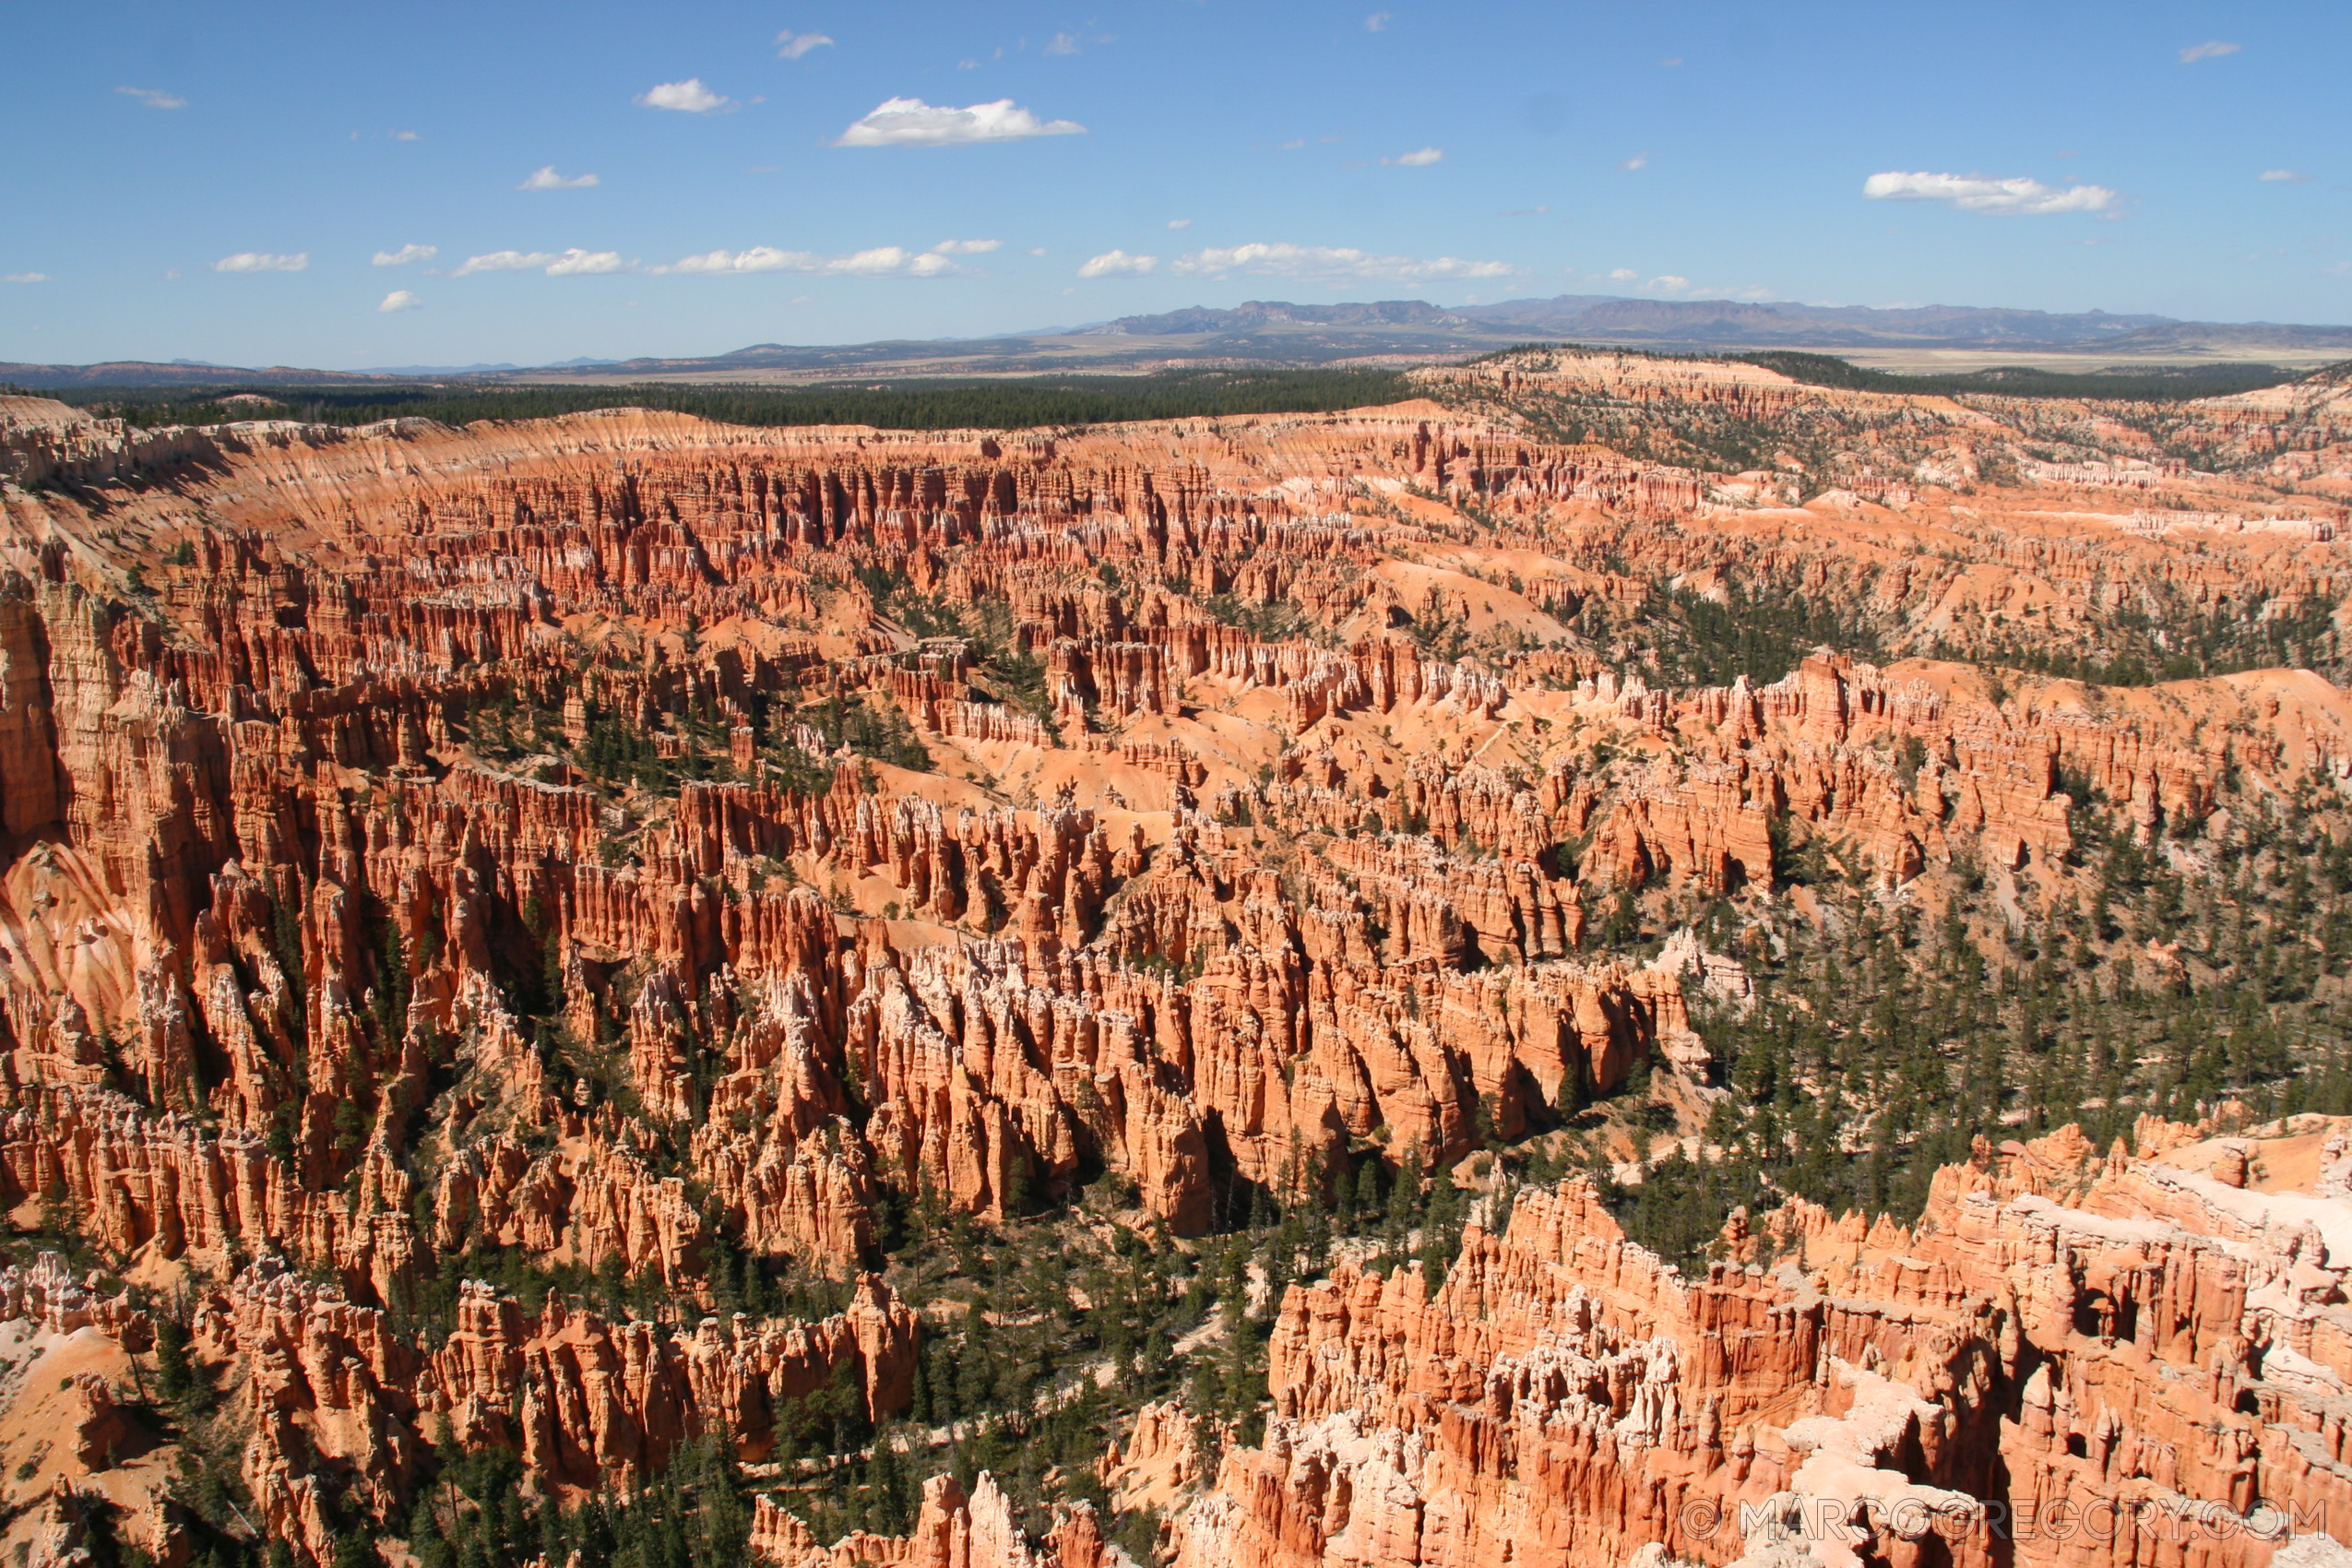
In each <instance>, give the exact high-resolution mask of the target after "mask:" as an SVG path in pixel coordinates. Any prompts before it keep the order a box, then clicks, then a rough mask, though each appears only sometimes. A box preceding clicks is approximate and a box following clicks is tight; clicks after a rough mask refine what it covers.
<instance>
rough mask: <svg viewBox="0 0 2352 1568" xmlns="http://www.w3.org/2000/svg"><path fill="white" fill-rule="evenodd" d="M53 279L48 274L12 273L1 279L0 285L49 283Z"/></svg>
mask: <svg viewBox="0 0 2352 1568" xmlns="http://www.w3.org/2000/svg"><path fill="white" fill-rule="evenodd" d="M53 281H54V279H52V278H51V277H50V276H49V274H47V273H46V272H11V273H8V274H6V276H5V277H0V283H48V282H53Z"/></svg>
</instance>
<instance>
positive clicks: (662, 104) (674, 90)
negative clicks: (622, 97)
mask: <svg viewBox="0 0 2352 1568" xmlns="http://www.w3.org/2000/svg"><path fill="white" fill-rule="evenodd" d="M637 101H638V102H639V103H641V104H643V105H644V106H645V107H646V108H647V109H676V110H680V111H682V112H683V113H688V114H707V113H710V112H711V111H712V110H714V109H717V108H719V107H721V106H722V105H724V104H725V103H726V100H725V99H723V98H721V97H719V94H717V93H715V92H713V91H711V90H710V89H708V88H707V87H705V86H703V85H702V78H701V77H687V78H686V79H685V80H684V81H682V82H662V83H660V84H659V85H658V86H655V87H652V88H648V89H646V90H645V91H643V92H641V93H639V94H637Z"/></svg>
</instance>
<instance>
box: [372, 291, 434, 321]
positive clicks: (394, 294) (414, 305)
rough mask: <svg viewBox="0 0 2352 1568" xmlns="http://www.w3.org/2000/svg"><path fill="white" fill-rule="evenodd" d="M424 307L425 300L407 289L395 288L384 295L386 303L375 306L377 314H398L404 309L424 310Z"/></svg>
mask: <svg viewBox="0 0 2352 1568" xmlns="http://www.w3.org/2000/svg"><path fill="white" fill-rule="evenodd" d="M423 307H424V302H423V301H422V300H421V299H419V298H417V297H416V296H415V295H414V294H411V293H410V292H409V291H407V290H406V289H395V290H393V291H391V292H390V293H388V294H386V295H385V296H384V303H382V304H380V305H378V306H376V307H375V314H376V315H398V314H399V313H400V312H402V311H404V310H422V308H423Z"/></svg>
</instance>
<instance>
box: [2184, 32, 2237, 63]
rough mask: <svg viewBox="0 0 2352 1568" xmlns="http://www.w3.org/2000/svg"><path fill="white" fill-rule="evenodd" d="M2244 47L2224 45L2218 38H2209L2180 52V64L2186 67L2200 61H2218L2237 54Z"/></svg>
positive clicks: (2233, 44)
mask: <svg viewBox="0 0 2352 1568" xmlns="http://www.w3.org/2000/svg"><path fill="white" fill-rule="evenodd" d="M2244 47H2245V45H2243V44H2239V43H2224V42H2222V41H2221V40H2219V39H2217V38H2209V39H2207V40H2206V41H2205V42H2203V43H2192V44H2191V45H2189V47H2188V48H2186V49H2183V50H2182V51H2181V52H2180V63H2181V64H2182V65H2195V64H2196V63H2197V62H2198V61H2200V60H2218V59H2220V58H2221V57H2222V56H2223V55H2225V54H2235V53H2238V51H2239V50H2240V49H2242V48H2244Z"/></svg>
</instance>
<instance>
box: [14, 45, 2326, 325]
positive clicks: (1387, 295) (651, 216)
mask: <svg viewBox="0 0 2352 1568" xmlns="http://www.w3.org/2000/svg"><path fill="white" fill-rule="evenodd" d="M0 57H5V58H7V59H9V60H10V61H12V62H13V63H15V64H16V65H17V67H18V68H17V69H14V70H12V71H11V72H10V78H11V79H10V89H9V91H8V93H7V94H6V96H5V98H0V127H5V130H4V131H0V136H5V146H6V149H7V155H6V158H5V159H0V211H5V212H6V214H7V215H8V217H7V220H6V222H5V223H0V278H6V279H8V281H6V282H0V359H8V360H30V361H48V362H84V361H90V360H98V359H108V358H153V359H169V358H175V357H185V358H193V359H205V360H211V361H215V362H223V363H243V364H262V363H272V362H275V363H287V364H303V365H322V366H336V367H358V366H370V365H387V364H415V363H433V364H443V363H469V362H495V361H513V362H549V361H553V360H559V359H566V358H570V357H573V356H576V355H593V356H600V357H606V356H626V355H636V354H706V353H716V352H723V351H724V350H729V349H733V348H738V347H741V346H742V345H744V344H748V343H754V342H763V341H774V342H788V343H823V342H851V341H862V340H866V339H877V338H900V337H903V338H936V337H948V336H973V335H980V334H985V333H990V332H999V331H1009V330H1017V329H1022V328H1028V327H1043V326H1049V325H1056V324H1072V323H1077V322H1085V321H1099V320H1103V319H1107V318H1109V317H1112V316H1116V315H1126V314H1131V313H1134V312H1139V311H1153V310H1165V309H1170V308H1174V307H1177V306H1182V305H1187V304H1196V303H1198V304H1229V303H1236V302H1239V301H1241V300H1245V299H1289V300H1301V301H1333V300H1345V299H1396V298H1420V299H1428V300H1431V301H1434V302H1437V303H1448V304H1452V303H1468V302H1474V301H1488V300H1494V299H1499V298H1503V297H1504V296H1505V295H1536V296H1543V295H1550V294H1557V293H1564V292H1583V293H1621V294H1636V295H1640V294H1647V295H1653V296H1660V297H1694V296H1698V295H1704V294H1724V295H1739V296H1743V297H1752V298H1772V299H1793V300H1808V301H1816V302H1835V303H1849V304H1879V305H1883V304H1895V303H1954V304H2001V305H2018V306H2028V307H2037V308H2042V309H2049V310H2087V309H2093V308H2100V309H2106V310H2111V311H2119V312H2134V311H2148V312H2156V313H2160V314H2163V315H2177V316H2188V317H2194V318H2201V319H2213V320H2257V319H2263V320H2273V321H2304V322H2329V323H2342V322H2347V321H2352V97H2347V95H2346V92H2345V89H2344V84H2345V83H2346V81H2347V80H2352V6H2344V5H2342V4H2332V5H2319V4H2310V5H2276V6H2242V5H2241V6H2219V5H2194V6H2168V5H2148V4H2134V5H2117V6H2054V5H2048V4H2042V5H2033V6H1997V5H1986V4H1981V3H1979V4H1975V5H1971V6H1886V5H1873V6H1772V7H1765V6H1728V5H1696V4H1684V5H1671V4H1657V5H1645V6H1625V5H1609V6H1586V5H1556V6H1553V5H1545V6H1538V5H1519V6H1508V5H1487V6H1480V5H1471V4H1462V3H1459V0H1456V3H1454V4H1448V5H1443V6H1437V5H1428V4H1421V3H1417V0H1356V3H1354V4H1348V5H1324V4H1290V5H1241V4H1231V3H1228V0H1197V3H1196V0H1143V3H1140V4H1134V5H1130V6H1111V5H1092V4H1089V5H1084V6H1056V5H981V4H965V5H911V4H903V5H902V4H861V5H854V6H853V5H848V4H844V3H841V0H790V3H779V4H757V5H725V6H716V5H714V6H689V5H669V6H658V7H657V6H601V5H592V4H591V5H565V6H524V5H505V4H481V3H476V4H470V5H464V6H455V5H435V4H411V5H403V6H365V7H362V6H346V5H335V4H311V5H304V6H255V5H221V6H211V7H208V8H205V9H203V10H201V11H199V10H197V9H196V8H193V7H189V6H136V5H133V6H96V5H90V6H10V7H7V8H6V10H5V12H0ZM32 62H38V63H39V64H38V68H37V69H26V68H25V66H26V65H28V64H29V63H32ZM885 107H887V109H888V112H885V113H877V111H880V110H885ZM967 112H968V113H967ZM542 171H543V172H542ZM591 177H592V180H593V183H588V182H589V180H590V178H591ZM1874 177H1875V178H1874ZM1866 193H1875V194H1866ZM1180 225H1181V226H1180ZM428 253H429V254H428ZM403 255H405V256H406V257H407V259H399V258H401V257H402V256H403ZM387 306H388V307H391V308H386V307H387Z"/></svg>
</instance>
